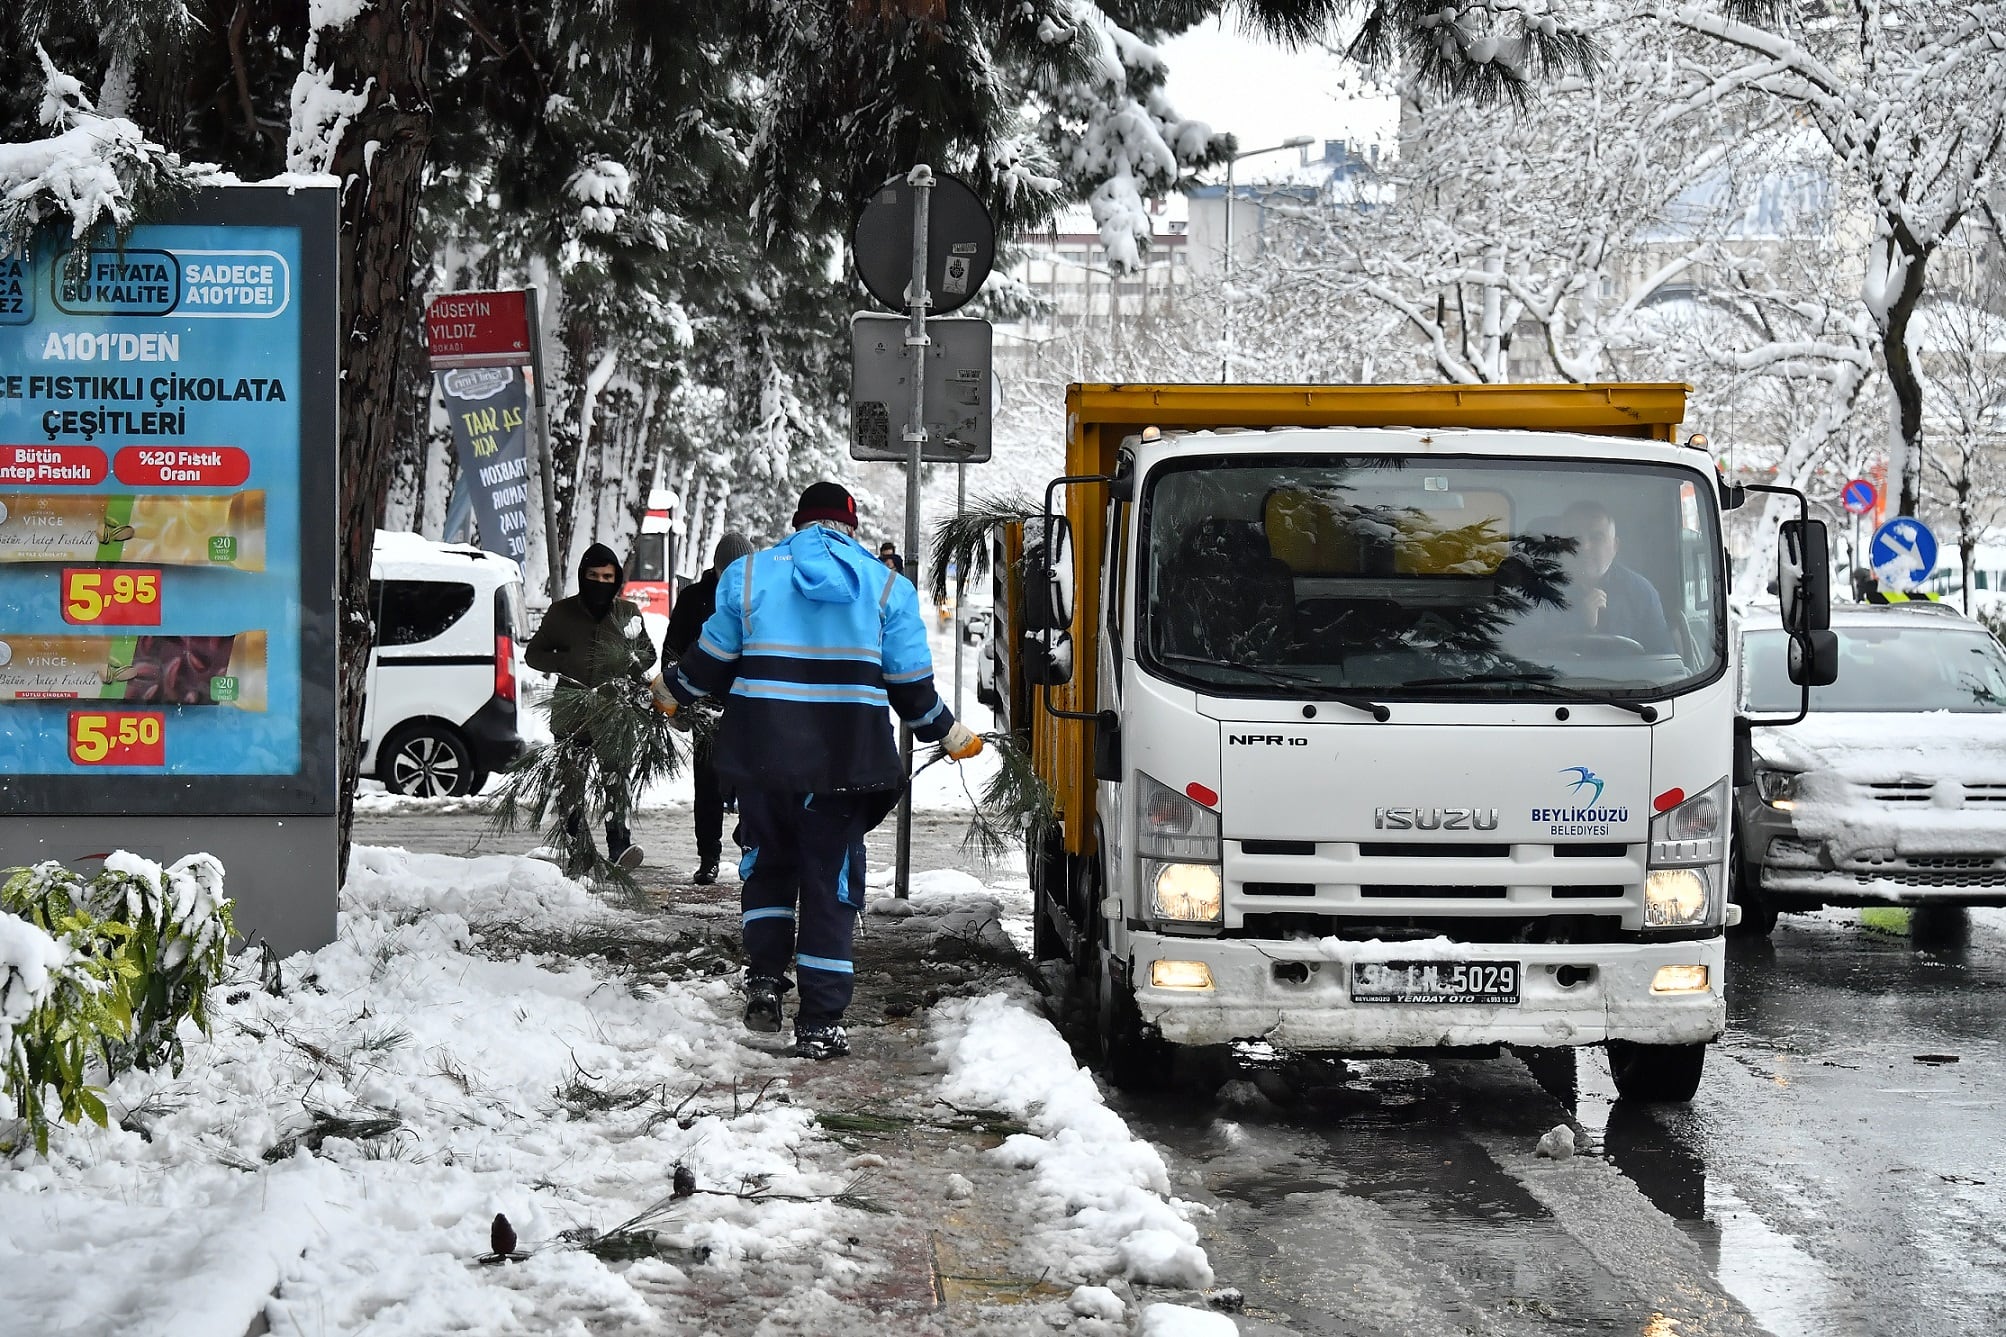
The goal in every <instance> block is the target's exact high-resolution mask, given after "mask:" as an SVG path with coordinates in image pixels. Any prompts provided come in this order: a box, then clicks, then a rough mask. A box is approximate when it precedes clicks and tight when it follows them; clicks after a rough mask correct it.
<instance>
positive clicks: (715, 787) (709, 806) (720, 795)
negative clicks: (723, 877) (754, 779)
mask: <svg viewBox="0 0 2006 1337" xmlns="http://www.w3.org/2000/svg"><path fill="white" fill-rule="evenodd" d="M694 764H695V766H696V781H697V860H698V861H699V862H701V863H714V862H716V860H717V858H718V856H719V855H721V854H723V853H724V787H723V786H722V785H720V784H719V783H718V780H717V766H716V765H715V764H714V762H713V760H712V758H711V749H710V744H708V743H698V744H697V745H696V758H695V763H694Z"/></svg>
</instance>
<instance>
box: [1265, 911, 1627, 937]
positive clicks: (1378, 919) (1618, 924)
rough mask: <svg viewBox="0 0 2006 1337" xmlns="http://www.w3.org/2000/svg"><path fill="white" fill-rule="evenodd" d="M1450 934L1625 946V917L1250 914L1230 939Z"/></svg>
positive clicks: (1437, 935) (1575, 915) (1435, 935)
mask: <svg viewBox="0 0 2006 1337" xmlns="http://www.w3.org/2000/svg"><path fill="white" fill-rule="evenodd" d="M1445 935H1446V936H1447V937H1450V938H1454V939H1455V940H1456V941H1457V942H1540V943H1589V942H1619V941H1621V940H1622V937H1623V917H1622V916H1621V915H1592V914H1565V915H1533V916H1526V917H1519V916H1500V917H1495V918H1491V917H1478V916H1474V915H1384V916H1375V917H1372V918H1369V919H1368V918H1361V917H1359V916H1355V915H1322V914H1249V915H1248V916H1247V917H1246V920H1245V922H1244V923H1243V924H1242V926H1241V927H1239V928H1229V929H1227V930H1226V936H1227V937H1229V938H1267V939H1276V938H1292V937H1311V938H1338V939H1341V940H1343V941H1346V942H1371V941H1373V940H1374V939H1377V940H1379V941H1381V942H1412V941H1415V940H1417V939H1421V938H1435V937H1442V936H1445Z"/></svg>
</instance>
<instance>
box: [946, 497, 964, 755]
mask: <svg viewBox="0 0 2006 1337" xmlns="http://www.w3.org/2000/svg"><path fill="white" fill-rule="evenodd" d="M967 510H968V466H967V465H965V464H957V465H955V466H954V518H955V519H956V520H959V519H960V518H961V517H962V515H963V514H965V513H966V512H967ZM967 598H968V572H966V571H965V570H963V569H961V568H960V567H958V566H957V567H956V568H955V570H954V616H953V618H952V619H950V621H951V622H952V623H953V626H951V627H950V628H949V630H950V631H952V632H953V633H954V717H955V718H956V719H960V718H961V628H962V624H963V621H964V619H966V618H967V616H968V609H967V608H966V607H965V604H966V601H967Z"/></svg>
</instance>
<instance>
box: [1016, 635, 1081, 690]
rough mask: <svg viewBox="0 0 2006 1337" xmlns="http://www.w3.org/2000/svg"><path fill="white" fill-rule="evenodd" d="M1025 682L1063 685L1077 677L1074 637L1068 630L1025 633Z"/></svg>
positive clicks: (1045, 685)
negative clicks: (1074, 667)
mask: <svg viewBox="0 0 2006 1337" xmlns="http://www.w3.org/2000/svg"><path fill="white" fill-rule="evenodd" d="M1023 664H1024V681H1025V683H1027V684H1028V685H1030V686H1032V687H1063V686H1065V685H1066V684H1067V683H1069V682H1071V681H1072V680H1073V638H1072V635H1071V633H1069V632H1064V631H1052V630H1046V631H1027V632H1025V633H1024V653H1023Z"/></svg>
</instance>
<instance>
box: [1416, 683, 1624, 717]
mask: <svg viewBox="0 0 2006 1337" xmlns="http://www.w3.org/2000/svg"><path fill="white" fill-rule="evenodd" d="M1472 683H1476V684H1481V683H1522V684H1524V685H1526V686H1529V687H1544V688H1545V689H1546V690H1547V691H1549V692H1552V693H1553V694H1554V695H1555V696H1564V697H1567V698H1568V699H1570V700H1573V701H1586V702H1588V703H1589V704H1591V705H1597V706H1614V707H1615V708H1616V709H1618V710H1627V711H1629V712H1630V713H1631V714H1632V715H1637V716H1641V717H1642V719H1643V721H1644V723H1646V724H1650V723H1653V722H1655V721H1656V720H1657V718H1658V708H1657V707H1656V706H1647V705H1645V704H1644V703H1643V702H1641V701H1619V700H1616V699H1614V698H1612V697H1610V696H1607V695H1605V694H1603V693H1600V692H1591V691H1589V690H1588V689H1587V688H1585V687H1570V686H1568V685H1567V684H1566V683H1563V682H1561V681H1559V680H1558V679H1556V678H1555V677H1554V675H1553V674H1551V673H1472V674H1469V675H1467V676H1464V677H1460V678H1413V679H1410V680H1408V681H1407V682H1403V683H1401V684H1400V685H1401V686H1402V687H1403V688H1405V687H1461V686H1463V685H1465V684H1472Z"/></svg>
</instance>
